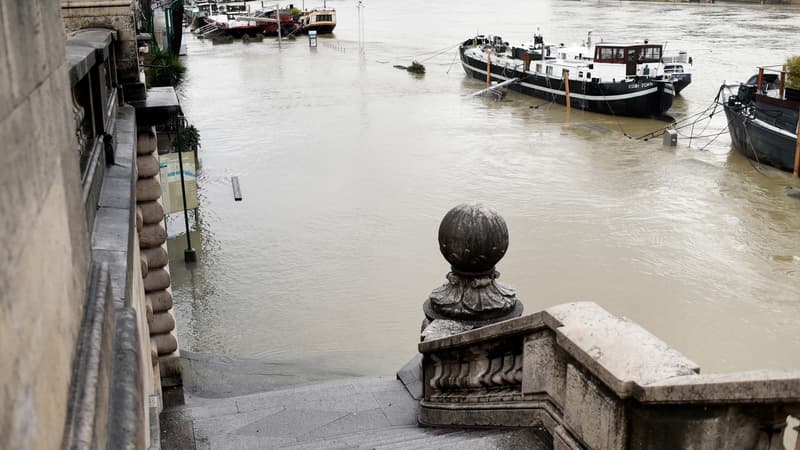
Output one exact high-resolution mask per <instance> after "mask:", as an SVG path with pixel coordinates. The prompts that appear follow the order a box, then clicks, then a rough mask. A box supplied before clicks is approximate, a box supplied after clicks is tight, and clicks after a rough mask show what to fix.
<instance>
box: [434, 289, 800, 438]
mask: <svg viewBox="0 0 800 450" xmlns="http://www.w3.org/2000/svg"><path fill="white" fill-rule="evenodd" d="M434 323H435V322H434ZM419 350H420V352H421V353H422V355H423V362H422V367H423V370H422V385H423V399H422V401H421V409H420V415H419V421H420V423H422V424H425V425H431V426H436V425H447V426H465V427H472V426H486V427H520V426H522V427H544V428H545V429H546V430H547V431H548V432H549V433H550V435H551V437H552V440H553V447H554V448H558V449H675V448H755V449H765V450H766V449H778V448H782V447H781V446H782V442H783V440H784V429H785V427H786V419H787V417H788V416H797V415H798V414H800V370H782V371H755V372H744V373H732V374H704V375H701V374H700V368H699V367H698V366H697V365H696V364H695V363H693V362H692V361H691V360H689V359H687V358H686V357H684V356H683V355H682V354H680V352H678V351H677V350H675V349H673V348H671V347H669V346H668V345H667V344H666V343H664V342H663V341H661V340H660V339H658V338H656V337H655V336H653V335H651V334H650V333H648V332H647V331H646V330H644V329H643V328H641V327H640V326H638V325H637V324H635V323H634V322H632V321H630V320H628V319H626V318H621V317H616V316H613V315H611V314H609V313H608V312H607V311H605V310H604V309H602V308H601V307H599V306H598V305H596V304H594V303H588V302H586V303H570V304H565V305H559V306H555V307H552V308H549V309H547V310H545V311H541V312H538V313H535V314H531V315H527V316H524V317H520V318H517V319H511V320H508V321H505V322H500V323H497V324H494V325H488V326H486V327H483V328H479V329H476V330H471V331H467V332H464V333H460V334H456V335H453V336H449V337H444V338H440V339H434V340H426V341H424V342H422V343H420V344H419Z"/></svg>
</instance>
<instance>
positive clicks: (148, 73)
mask: <svg viewBox="0 0 800 450" xmlns="http://www.w3.org/2000/svg"><path fill="white" fill-rule="evenodd" d="M170 65H171V66H172V68H171V69H170ZM144 73H145V78H146V80H147V87H148V88H150V87H161V86H175V85H177V84H178V83H179V82H180V81H181V80H182V79H183V74H184V73H186V66H184V65H183V64H182V63H181V62H180V60H179V59H178V56H177V55H173V56H172V62H171V64H170V57H169V53H168V52H165V51H162V50H161V49H160V48H158V46H157V45H153V47H152V48H151V50H150V62H149V63H148V64H146V65H145V68H144Z"/></svg>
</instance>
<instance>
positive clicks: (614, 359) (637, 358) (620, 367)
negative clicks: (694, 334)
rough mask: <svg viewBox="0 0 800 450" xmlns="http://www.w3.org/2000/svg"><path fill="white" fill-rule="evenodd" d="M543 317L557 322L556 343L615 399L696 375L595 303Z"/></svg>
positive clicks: (645, 333) (644, 334)
mask: <svg viewBox="0 0 800 450" xmlns="http://www.w3.org/2000/svg"><path fill="white" fill-rule="evenodd" d="M546 313H547V314H549V315H551V316H552V317H553V318H554V319H556V320H557V321H558V322H559V323H560V326H559V327H558V328H556V329H555V330H554V331H555V332H556V340H557V342H558V344H559V345H560V346H561V347H562V348H563V349H564V350H566V351H567V353H569V354H570V356H572V357H573V358H575V359H576V360H578V361H579V362H580V363H581V364H582V365H583V366H584V367H586V368H588V369H589V370H590V371H591V372H592V373H593V374H595V375H596V376H598V377H599V378H600V379H601V380H603V382H605V383H606V384H607V385H608V386H609V387H611V388H612V389H613V390H614V391H615V392H616V393H617V395H619V396H620V397H623V398H624V397H627V396H630V395H631V394H632V393H633V391H634V390H635V389H636V386H637V385H639V386H641V385H643V384H648V383H653V382H655V381H657V380H663V379H665V378H672V377H677V376H682V375H691V374H696V373H698V372H699V371H700V367H699V366H698V365H697V364H695V363H694V362H692V361H690V360H689V359H688V358H686V357H685V356H683V355H682V354H680V352H678V351H677V350H675V349H673V348H671V347H669V346H668V345H667V344H666V343H665V342H664V341H662V340H661V339H658V338H657V337H655V336H653V335H652V334H650V333H649V332H648V331H647V330H645V329H644V328H642V327H640V326H639V325H637V324H636V323H634V322H631V321H630V320H629V319H627V318H624V317H616V316H613V315H611V314H610V313H609V312H608V311H606V310H604V309H603V308H601V307H600V306H598V305H597V304H595V303H590V302H580V303H567V304H564V305H558V306H554V307H552V308H548V309H547V310H546Z"/></svg>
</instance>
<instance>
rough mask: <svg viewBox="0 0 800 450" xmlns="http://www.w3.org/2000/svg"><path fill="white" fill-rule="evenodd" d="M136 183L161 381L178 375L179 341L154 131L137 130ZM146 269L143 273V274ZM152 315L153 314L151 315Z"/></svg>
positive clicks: (153, 340) (155, 357)
mask: <svg viewBox="0 0 800 450" xmlns="http://www.w3.org/2000/svg"><path fill="white" fill-rule="evenodd" d="M137 153H138V157H137V158H136V167H137V170H138V181H137V182H136V203H137V216H141V221H142V225H141V230H140V232H139V245H140V248H141V254H142V258H143V262H142V267H143V271H142V274H143V276H144V289H145V293H146V297H147V310H148V322H149V325H150V340H151V343H152V348H153V350H154V354H153V355H151V356H152V358H153V362H154V365H155V363H156V362H158V365H159V369H160V372H161V377H162V378H163V377H173V376H176V375H178V339H177V336H176V330H175V317H174V316H173V314H172V290H171V287H170V284H171V278H170V272H169V255H168V253H167V244H166V242H167V231H166V227H165V225H164V207H163V206H162V204H161V183H160V180H159V172H160V170H159V161H158V151H157V145H156V130H155V127H146V128H142V129H140V130H139V133H138V142H137ZM144 269H146V270H144ZM151 311H152V313H150V312H151Z"/></svg>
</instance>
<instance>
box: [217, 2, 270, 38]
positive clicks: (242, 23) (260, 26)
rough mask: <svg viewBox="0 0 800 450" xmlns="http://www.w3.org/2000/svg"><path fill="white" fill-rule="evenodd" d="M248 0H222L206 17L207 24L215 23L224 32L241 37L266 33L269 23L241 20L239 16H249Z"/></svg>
mask: <svg viewBox="0 0 800 450" xmlns="http://www.w3.org/2000/svg"><path fill="white" fill-rule="evenodd" d="M248 14H249V8H248V6H247V2H220V3H218V4H216V8H214V9H213V10H212V12H210V13H209V14H208V15H207V16H206V17H205V21H206V23H207V24H210V25H214V27H216V28H217V29H218V30H220V31H221V32H222V33H223V34H226V35H229V36H233V37H235V38H240V37H242V36H244V35H246V34H247V35H255V34H260V33H264V32H265V30H266V28H267V25H268V23H266V22H258V21H254V20H239V19H237V17H240V16H247V15H248Z"/></svg>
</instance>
